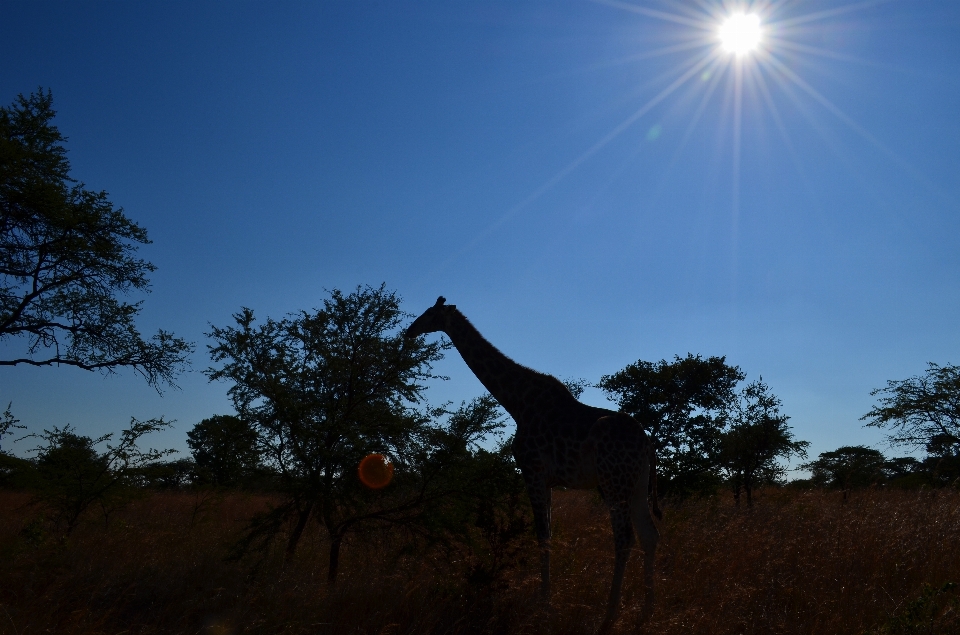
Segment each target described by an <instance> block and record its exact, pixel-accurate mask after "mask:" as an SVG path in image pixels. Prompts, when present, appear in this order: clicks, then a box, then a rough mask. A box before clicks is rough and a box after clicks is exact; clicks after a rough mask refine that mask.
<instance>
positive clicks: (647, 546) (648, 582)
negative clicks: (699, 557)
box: [630, 478, 660, 621]
mask: <svg viewBox="0 0 960 635" xmlns="http://www.w3.org/2000/svg"><path fill="white" fill-rule="evenodd" d="M646 481H647V479H645V478H644V479H643V483H642V487H640V488H638V489H637V491H636V492H635V493H634V495H633V499H632V500H631V501H630V514H631V516H632V517H633V526H634V528H635V529H636V530H637V536H638V537H639V538H640V546H641V547H642V548H643V590H644V599H643V611H642V613H641V614H640V619H641V621H646V620H647V619H648V618H649V617H650V615H651V613H653V580H654V575H653V564H654V557H655V556H656V553H657V543H658V542H660V531H659V530H658V529H657V526H656V525H655V524H654V522H653V515H652V513H651V511H650V505H649V504H648V502H647V482H646Z"/></svg>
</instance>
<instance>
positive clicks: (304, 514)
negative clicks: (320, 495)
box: [287, 503, 313, 556]
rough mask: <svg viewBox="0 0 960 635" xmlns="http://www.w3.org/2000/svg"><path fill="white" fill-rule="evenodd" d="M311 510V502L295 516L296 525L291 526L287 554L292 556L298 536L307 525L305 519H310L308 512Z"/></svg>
mask: <svg viewBox="0 0 960 635" xmlns="http://www.w3.org/2000/svg"><path fill="white" fill-rule="evenodd" d="M312 510H313V503H310V504H308V505H307V508H306V509H303V510H301V511H300V513H299V515H298V517H297V526H296V527H294V528H293V533H292V534H290V540H289V541H288V542H287V555H288V556H292V555H293V552H294V551H296V550H297V543H298V542H300V536H301V535H302V534H303V530H304V528H305V527H306V526H307V521H308V520H310V512H311V511H312Z"/></svg>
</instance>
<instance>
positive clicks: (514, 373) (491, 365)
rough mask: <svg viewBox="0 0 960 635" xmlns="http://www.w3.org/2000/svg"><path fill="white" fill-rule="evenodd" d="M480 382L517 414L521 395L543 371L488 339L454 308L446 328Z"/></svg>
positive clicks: (510, 410)
mask: <svg viewBox="0 0 960 635" xmlns="http://www.w3.org/2000/svg"><path fill="white" fill-rule="evenodd" d="M445 332H446V334H447V335H448V336H449V337H450V340H451V341H452V342H453V345H454V346H456V347H457V351H458V352H459V353H460V356H461V357H463V361H465V362H466V363H467V366H469V367H470V370H472V371H473V374H474V375H476V376H477V379H479V380H480V383H481V384H483V385H484V387H485V388H486V389H487V390H489V391H490V394H491V395H493V396H494V398H495V399H496V400H497V401H499V402H500V404H501V405H502V406H503V407H504V408H506V409H507V411H508V412H510V413H511V414H513V411H514V409H516V408H518V407H519V406H520V394H521V392H522V391H523V389H524V386H526V384H527V383H528V382H529V381H531V380H533V379H534V378H535V377H536V376H537V375H538V374H539V373H537V372H536V371H534V370H531V369H529V368H526V367H525V366H521V365H520V364H518V363H517V362H515V361H513V360H512V359H510V358H509V357H507V356H506V355H504V354H503V353H501V352H500V351H499V350H497V348H496V347H495V346H494V345H493V344H491V343H490V342H488V341H487V340H486V338H484V337H483V335H481V334H480V331H478V330H477V329H476V328H475V327H474V326H473V325H472V324H470V322H469V321H468V320H467V318H466V317H465V316H464V315H463V314H462V313H460V311H456V310H455V311H454V316H453V319H451V320H450V324H449V325H448V327H447V329H446V330H445Z"/></svg>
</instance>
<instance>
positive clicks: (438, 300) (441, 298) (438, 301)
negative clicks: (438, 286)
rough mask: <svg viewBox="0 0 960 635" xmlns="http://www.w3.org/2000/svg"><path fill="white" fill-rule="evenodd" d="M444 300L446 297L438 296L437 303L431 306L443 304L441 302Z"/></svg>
mask: <svg viewBox="0 0 960 635" xmlns="http://www.w3.org/2000/svg"><path fill="white" fill-rule="evenodd" d="M446 301H447V299H446V298H445V297H443V296H440V297H439V298H437V303H436V304H434V305H433V306H443V303H444V302H446Z"/></svg>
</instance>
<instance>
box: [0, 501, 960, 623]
mask: <svg viewBox="0 0 960 635" xmlns="http://www.w3.org/2000/svg"><path fill="white" fill-rule="evenodd" d="M26 502H27V496H26V495H25V494H21V493H15V492H0V633H4V634H6V633H11V634H16V635H26V634H34V633H64V634H94V633H110V634H118V633H131V634H133V633H138V634H139V633H143V634H146V633H203V634H208V635H226V634H227V633H320V634H327V633H331V634H334V633H335V634H338V635H339V634H353V633H356V634H371V635H403V634H412V633H436V634H439V633H491V634H492V633H511V634H512V633H517V634H520V633H524V634H526V633H529V634H538V633H551V634H553V635H565V634H570V635H573V634H585V633H592V632H593V631H594V630H595V628H596V627H597V625H598V624H599V620H600V618H601V615H602V611H603V607H604V602H605V599H606V594H607V590H608V585H609V578H610V575H611V573H610V572H611V568H612V561H613V553H612V539H611V535H610V529H609V526H608V521H607V516H606V512H605V510H604V508H603V507H602V505H601V504H600V502H599V500H598V499H597V497H596V495H594V494H592V493H590V492H557V493H556V494H555V512H554V514H555V515H554V518H555V521H554V522H555V534H554V565H553V572H554V595H553V603H552V608H551V609H549V610H548V609H545V608H543V607H542V606H541V605H540V604H539V603H538V602H537V599H536V590H537V585H538V574H537V570H536V569H537V567H536V545H535V542H534V539H533V537H532V535H531V536H529V539H528V540H526V541H525V542H524V544H523V547H522V551H523V554H524V555H525V556H527V557H526V558H525V559H522V560H525V561H524V562H522V563H521V564H520V565H518V566H517V567H515V568H514V569H512V570H510V571H509V572H508V573H507V575H506V577H505V578H504V579H503V580H502V583H501V584H499V585H487V586H477V585H471V584H469V583H467V582H466V580H465V571H466V567H467V562H466V560H464V559H461V558H459V557H458V556H456V555H455V552H449V551H438V550H432V551H431V550H419V551H415V552H412V553H411V552H408V551H406V550H404V549H403V547H404V546H405V545H404V544H403V542H404V541H403V540H402V539H401V538H400V536H399V535H391V534H385V535H380V536H378V537H376V539H373V537H367V539H366V540H363V541H360V540H359V539H354V540H353V541H352V542H351V543H349V544H347V545H346V546H345V550H344V553H343V561H342V564H341V567H342V569H341V571H342V577H341V580H340V582H339V584H338V585H337V586H336V587H335V588H334V589H329V588H328V587H327V584H326V566H325V563H326V552H325V550H324V544H323V540H322V538H321V536H320V535H319V534H318V532H316V531H312V532H311V534H310V535H308V536H306V537H305V539H304V541H303V542H302V544H301V547H300V549H299V550H298V552H297V553H296V555H295V556H294V557H293V558H290V559H286V560H285V559H284V558H283V554H282V552H281V551H280V550H276V551H271V552H268V553H266V554H265V555H255V554H252V555H248V556H246V557H244V558H243V559H241V560H228V559H226V556H227V554H228V551H229V549H230V546H231V545H232V544H234V543H235V541H236V540H237V539H238V537H239V536H240V535H241V532H242V530H243V527H244V526H245V524H246V522H247V521H248V519H249V518H250V517H251V516H252V515H253V514H254V513H256V512H257V511H259V510H262V509H264V508H265V507H266V506H267V505H268V504H269V498H268V497H265V496H262V495H252V494H238V493H231V494H226V495H222V496H219V497H213V496H211V495H210V494H209V493H207V494H193V493H157V494H153V495H150V496H148V497H145V498H143V499H141V500H138V501H135V502H134V503H132V504H131V505H130V506H129V507H127V508H126V509H124V510H122V511H120V512H117V513H115V514H114V515H113V516H112V517H111V518H110V521H109V523H107V524H105V523H104V522H103V520H102V519H97V518H96V517H91V518H90V519H89V520H88V521H87V522H86V523H85V524H84V525H82V526H81V527H80V528H79V529H78V530H77V531H75V532H74V534H73V535H71V536H70V538H69V539H67V540H61V539H59V538H58V537H57V535H56V534H54V533H53V532H51V531H50V529H49V527H47V526H46V525H45V524H44V523H43V522H42V521H40V520H38V517H39V515H40V514H41V510H39V509H37V508H35V507H29V506H26V507H25V506H24V504H25V503H26ZM665 511H666V516H665V519H664V522H663V523H662V526H661V533H662V541H661V549H660V551H659V553H658V558H657V572H656V577H657V585H658V597H657V604H656V609H655V612H654V615H653V617H652V618H651V620H650V622H648V623H647V624H646V625H645V626H643V632H650V633H662V634H664V635H667V634H673V633H685V634H687V633H688V634H700V633H703V634H707V633H711V634H712V633H731V634H732V633H798V634H799V633H811V634H813V633H853V634H859V633H889V634H893V633H913V632H916V633H960V601H958V597H960V593H958V589H957V588H953V587H951V586H950V584H949V583H952V582H956V583H960V493H958V492H957V491H955V490H939V491H937V490H934V491H930V490H926V491H924V490H921V491H916V490H913V491H909V490H906V491H904V490H863V491H858V492H853V493H851V494H850V495H849V496H848V497H847V499H846V500H844V499H843V497H842V496H841V494H839V493H836V492H820V491H809V492H800V491H791V490H775V489H768V490H765V491H762V492H761V493H760V495H759V497H758V501H757V503H756V505H755V506H754V508H753V509H746V508H741V509H736V508H735V507H734V506H733V504H732V501H731V499H729V498H727V497H717V498H713V499H707V500H697V501H689V502H685V503H681V504H673V505H669V504H668V505H667V506H666V510H665ZM641 566H642V564H641V560H640V558H639V556H638V555H636V554H635V555H634V557H633V558H632V559H631V564H630V568H629V569H628V571H627V577H628V580H627V583H626V586H625V590H624V611H623V613H622V617H621V620H620V622H619V623H618V625H617V628H616V632H620V633H630V632H636V631H637V630H638V629H639V628H640V626H639V625H638V618H639V603H640V601H641V599H642V589H641V585H640V571H639V568H640V567H641Z"/></svg>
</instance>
